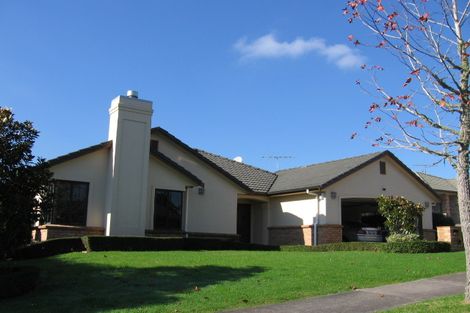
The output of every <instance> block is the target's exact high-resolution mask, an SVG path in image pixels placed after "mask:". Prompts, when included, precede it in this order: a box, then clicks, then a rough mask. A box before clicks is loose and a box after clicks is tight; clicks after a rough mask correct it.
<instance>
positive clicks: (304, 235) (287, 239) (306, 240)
mask: <svg viewBox="0 0 470 313" xmlns="http://www.w3.org/2000/svg"><path fill="white" fill-rule="evenodd" d="M268 233H269V244H270V245H276V246H277V245H305V246H311V245H312V244H313V240H314V236H313V225H300V226H272V227H268ZM342 239H343V227H342V226H341V225H335V224H321V225H318V244H324V243H333V242H341V241H342Z"/></svg>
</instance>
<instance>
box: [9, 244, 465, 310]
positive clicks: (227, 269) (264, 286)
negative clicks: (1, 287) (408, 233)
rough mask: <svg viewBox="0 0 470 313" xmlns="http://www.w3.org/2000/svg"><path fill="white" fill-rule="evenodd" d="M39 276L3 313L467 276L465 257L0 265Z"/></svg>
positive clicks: (293, 293) (236, 301) (150, 256)
mask: <svg viewBox="0 0 470 313" xmlns="http://www.w3.org/2000/svg"><path fill="white" fill-rule="evenodd" d="M18 263H20V264H29V265H35V266H38V267H40V268H41V270H42V272H41V280H40V285H39V286H38V287H37V288H36V290H34V291H33V292H31V293H29V294H27V295H24V296H21V297H18V298H13V299H8V300H3V301H0V312H35V313H40V312H47V313H50V312H67V313H72V312H96V313H98V312H216V311H219V310H222V309H228V308H237V307H246V306H254V305H259V304H267V303H275V302H282V301H286V300H291V299H297V298H303V297H307V296H313V295H324V294H330V293H336V292H340V291H348V290H351V289H354V288H364V287H372V286H377V285H382V284H388V283H395V282H402V281H408V280H414V279H419V278H423V277H430V276H435V275H440V274H446V273H452V272H459V271H464V267H465V260H464V254H463V253H462V252H457V253H437V254H388V253H379V252H358V251H355V252H324V253H319V252H316V253H313V252H278V251H272V252H266V251H265V252H261V251H259V252H258V251H200V252H192V251H172V252H92V253H86V254H85V253H69V254H64V255H60V256H55V257H50V258H45V259H37V260H29V261H21V262H11V263H9V264H7V263H3V264H1V263H0V266H6V265H10V264H11V265H18Z"/></svg>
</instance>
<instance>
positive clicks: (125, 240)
mask: <svg viewBox="0 0 470 313" xmlns="http://www.w3.org/2000/svg"><path fill="white" fill-rule="evenodd" d="M83 240H84V242H85V246H86V249H87V251H113V250H114V251H172V250H276V249H277V250H279V248H278V247H273V246H265V245H256V244H250V243H242V242H235V241H228V240H220V239H206V238H152V237H106V236H87V237H84V238H83Z"/></svg>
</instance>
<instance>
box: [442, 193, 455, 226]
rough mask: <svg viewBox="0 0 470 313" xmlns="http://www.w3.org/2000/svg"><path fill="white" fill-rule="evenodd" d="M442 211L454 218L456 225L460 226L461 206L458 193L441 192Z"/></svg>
mask: <svg viewBox="0 0 470 313" xmlns="http://www.w3.org/2000/svg"><path fill="white" fill-rule="evenodd" d="M439 197H440V202H441V205H440V209H441V210H440V211H441V213H445V214H446V215H447V216H450V217H452V219H453V220H454V223H455V224H460V214H459V205H458V198H457V193H456V192H444V191H442V192H440V193H439Z"/></svg>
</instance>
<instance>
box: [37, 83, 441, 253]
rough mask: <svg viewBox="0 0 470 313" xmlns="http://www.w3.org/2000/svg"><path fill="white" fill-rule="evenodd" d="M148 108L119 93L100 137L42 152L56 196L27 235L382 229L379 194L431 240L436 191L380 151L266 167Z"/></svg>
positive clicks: (330, 237)
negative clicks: (173, 126)
mask: <svg viewBox="0 0 470 313" xmlns="http://www.w3.org/2000/svg"><path fill="white" fill-rule="evenodd" d="M152 112H153V108H152V102H150V101H146V100H141V99H138V97H137V95H136V92H132V91H130V92H128V96H119V97H117V98H115V99H114V100H113V101H112V103H111V107H110V109H109V114H110V123H109V133H108V141H106V142H103V143H100V144H97V145H94V146H91V147H88V148H85V149H82V150H79V151H75V152H72V153H69V154H67V155H64V156H60V157H58V158H55V159H52V160H49V165H50V170H51V171H52V172H53V175H54V191H55V204H54V209H53V210H52V211H51V212H50V214H49V216H48V223H46V224H44V225H40V226H39V227H38V228H37V229H36V230H35V231H34V234H33V235H34V236H35V239H37V240H46V239H50V238H54V237H63V236H72V235H83V234H104V235H112V236H128V235H132V236H134V235H137V236H144V235H148V236H158V235H180V236H200V237H216V238H229V239H238V240H241V241H244V242H252V243H260V244H305V245H312V244H317V243H330V242H340V241H342V240H357V239H358V238H359V235H364V234H365V235H370V234H369V232H370V230H371V229H373V230H377V232H376V233H373V234H372V237H373V236H374V235H377V234H379V232H378V230H380V229H381V228H382V227H383V221H381V220H380V218H378V214H377V203H376V198H377V197H378V196H380V195H399V196H404V197H406V198H408V199H410V200H412V201H415V202H419V203H421V204H423V205H424V207H425V208H426V209H425V211H424V214H423V217H422V221H421V229H422V233H423V236H424V237H425V238H427V239H434V238H435V232H434V231H433V229H432V209H431V208H432V207H433V206H434V205H435V204H436V203H437V202H439V194H438V193H436V191H435V190H433V189H432V188H431V187H430V186H429V185H428V184H427V183H426V182H425V181H423V180H422V179H421V178H420V177H418V176H417V175H416V174H415V173H414V172H413V171H411V170H410V169H409V168H408V167H407V166H406V165H405V164H403V163H402V162H401V161H400V160H399V159H398V158H397V157H396V156H395V155H393V154H392V153H391V152H389V151H383V152H377V153H371V154H367V155H361V156H357V157H352V158H346V159H342V160H337V161H331V162H325V163H320V164H314V165H309V166H305V167H299V168H294V169H288V170H282V171H278V172H275V173H272V172H269V171H266V170H262V169H259V168H256V167H253V166H250V165H248V164H244V163H242V162H238V161H234V160H231V159H228V158H225V157H222V156H219V155H215V154H212V153H209V152H205V151H202V150H198V149H194V148H192V147H190V146H188V145H187V144H185V143H183V142H182V141H181V140H179V139H178V138H176V137H175V136H173V135H172V134H170V133H169V132H167V131H166V130H164V129H162V128H160V127H155V128H151V125H150V123H151V122H150V121H151V116H152ZM372 237H369V239H370V238H372ZM361 238H364V236H363V237H361Z"/></svg>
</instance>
